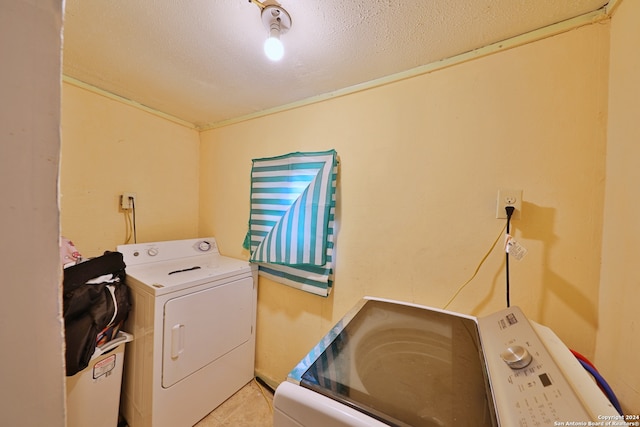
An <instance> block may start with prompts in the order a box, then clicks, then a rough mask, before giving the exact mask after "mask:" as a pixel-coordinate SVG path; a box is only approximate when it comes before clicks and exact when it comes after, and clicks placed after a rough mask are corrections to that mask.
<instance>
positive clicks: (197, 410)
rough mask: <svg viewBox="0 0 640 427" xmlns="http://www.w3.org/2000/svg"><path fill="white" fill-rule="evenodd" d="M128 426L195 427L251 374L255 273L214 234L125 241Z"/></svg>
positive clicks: (125, 403) (125, 404)
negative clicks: (226, 251)
mask: <svg viewBox="0 0 640 427" xmlns="http://www.w3.org/2000/svg"><path fill="white" fill-rule="evenodd" d="M118 251H119V252H121V253H122V254H123V255H124V261H125V263H126V265H127V268H126V272H127V276H126V283H127V285H128V286H129V288H130V290H131V297H132V306H133V307H132V311H131V313H130V315H129V318H128V320H127V325H126V330H127V331H129V332H131V333H132V334H133V336H134V339H133V341H132V342H130V343H129V344H127V345H128V348H127V357H126V360H125V369H124V379H123V383H124V385H123V391H122V412H123V415H124V417H125V419H126V420H127V422H128V424H129V426H130V427H191V426H193V425H194V424H195V423H197V422H198V421H199V420H200V419H202V418H203V417H205V416H206V415H207V414H208V413H209V412H211V411H212V410H213V409H215V408H216V407H217V406H218V405H220V404H221V403H222V402H224V401H225V400H226V399H227V398H229V397H230V396H231V395H232V394H233V393H235V392H236V391H238V390H239V389H240V388H242V387H243V386H244V385H245V384H246V383H247V382H249V381H251V380H252V379H253V377H254V360H255V329H256V328H255V325H256V299H257V298H256V297H257V289H256V287H257V272H256V269H255V267H254V266H252V265H251V264H250V263H248V262H246V261H241V260H238V259H234V258H230V257H225V256H222V255H220V253H219V251H218V247H217V244H216V240H215V238H213V237H209V238H201V239H188V240H174V241H166V242H152V243H139V244H132V245H120V246H118Z"/></svg>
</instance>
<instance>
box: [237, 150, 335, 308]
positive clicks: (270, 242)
mask: <svg viewBox="0 0 640 427" xmlns="http://www.w3.org/2000/svg"><path fill="white" fill-rule="evenodd" d="M337 173H338V161H337V153H336V152H335V150H330V151H323V152H316V153H299V152H298V153H291V154H287V155H284V156H279V157H271V158H265V159H254V160H253V167H252V169H251V212H250V216H249V231H248V232H247V236H246V238H245V242H244V247H245V248H246V249H249V250H250V252H251V257H250V259H249V260H250V261H251V262H255V263H258V266H259V274H260V275H262V276H265V277H268V278H270V279H271V280H274V281H276V282H279V283H283V284H286V285H289V286H293V287H295V288H298V289H302V290H304V291H307V292H311V293H314V294H317V295H322V296H327V295H329V292H331V287H332V285H333V246H334V229H335V221H334V216H335V203H336V201H335V190H336V178H337Z"/></svg>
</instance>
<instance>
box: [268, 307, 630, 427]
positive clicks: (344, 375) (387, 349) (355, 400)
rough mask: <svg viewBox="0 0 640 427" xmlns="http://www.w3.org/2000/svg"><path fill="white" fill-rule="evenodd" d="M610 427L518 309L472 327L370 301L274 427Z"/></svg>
mask: <svg viewBox="0 0 640 427" xmlns="http://www.w3.org/2000/svg"><path fill="white" fill-rule="evenodd" d="M605 419H609V420H611V419H620V417H619V414H618V412H617V411H616V410H615V408H614V406H613V405H612V404H611V403H610V402H609V401H608V400H607V398H606V397H605V395H604V394H603V393H602V392H601V391H600V389H599V388H598V387H597V385H596V383H595V382H594V381H593V379H592V378H591V377H590V376H589V374H587V372H586V371H585V370H584V369H583V368H582V366H581V365H580V364H579V362H578V361H577V360H576V358H575V357H574V356H573V355H572V354H571V352H570V351H569V350H568V349H567V347H566V346H565V345H564V344H563V343H562V342H561V341H560V340H559V339H558V337H557V336H556V335H555V334H554V333H553V332H552V331H551V330H550V329H548V328H546V327H543V326H541V325H537V324H535V323H534V322H530V321H529V320H528V319H527V318H526V317H525V316H524V314H523V313H522V311H521V310H520V309H519V308H518V307H511V308H507V309H505V310H502V311H499V312H497V313H495V314H493V315H489V316H487V317H481V318H475V317H471V316H466V315H463V314H459V313H453V312H449V311H443V310H438V309H434V308H430V307H424V306H419V305H415V304H409V303H402V302H398V301H390V300H383V299H376V298H365V299H363V300H361V301H360V303H359V304H357V305H356V306H355V307H354V308H353V309H352V310H351V311H350V312H349V313H347V314H346V315H345V317H344V318H343V319H341V320H340V321H339V322H338V323H337V324H336V326H335V327H334V328H333V329H332V330H331V331H330V332H329V333H328V334H327V335H326V336H325V337H324V338H323V339H322V340H321V341H320V342H319V343H318V345H317V346H316V347H314V348H313V349H312V350H311V351H310V352H309V354H308V355H307V356H306V357H305V358H304V359H303V360H302V361H301V362H300V363H299V364H298V365H297V366H296V367H295V368H294V369H293V371H291V373H290V374H289V376H288V379H287V381H285V382H283V383H282V384H280V385H279V386H278V388H277V389H276V394H275V397H274V427H300V426H305V427H325V426H332V427H373V426H381V427H382V426H387V425H391V426H402V427H449V426H455V427H463V426H468V427H489V426H490V427H496V426H501V427H542V426H557V425H567V424H566V423H567V422H574V423H576V424H575V425H587V423H589V422H592V423H596V422H599V421H602V420H605ZM583 423H584V424H583ZM594 425H595V424H594Z"/></svg>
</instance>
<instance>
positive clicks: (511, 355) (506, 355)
mask: <svg viewBox="0 0 640 427" xmlns="http://www.w3.org/2000/svg"><path fill="white" fill-rule="evenodd" d="M500 357H501V358H502V360H504V362H505V363H506V364H507V365H509V367H510V368H512V369H522V368H526V367H527V366H529V363H531V361H532V360H533V357H532V356H531V354H530V353H529V352H528V351H527V349H526V348H524V347H522V346H520V345H514V346H511V347H507V349H506V350H505V351H503V352H502V353H500Z"/></svg>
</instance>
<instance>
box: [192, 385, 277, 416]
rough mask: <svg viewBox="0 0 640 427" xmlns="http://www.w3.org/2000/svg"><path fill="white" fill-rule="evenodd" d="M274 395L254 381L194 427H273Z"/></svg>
mask: <svg viewBox="0 0 640 427" xmlns="http://www.w3.org/2000/svg"><path fill="white" fill-rule="evenodd" d="M272 426H273V394H272V392H271V390H269V389H268V388H265V387H263V386H261V385H259V384H258V383H257V382H256V381H255V380H252V381H251V382H249V383H248V384H247V385H245V386H244V387H243V388H241V389H240V390H239V391H238V392H237V393H236V394H234V395H233V396H231V397H230V398H229V399H227V400H226V401H225V402H224V403H223V404H222V405H220V406H218V407H217V408H216V409H215V410H214V411H213V412H211V413H210V414H209V415H207V416H206V417H205V418H203V419H202V420H200V422H198V424H196V425H195V426H194V427H272Z"/></svg>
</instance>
